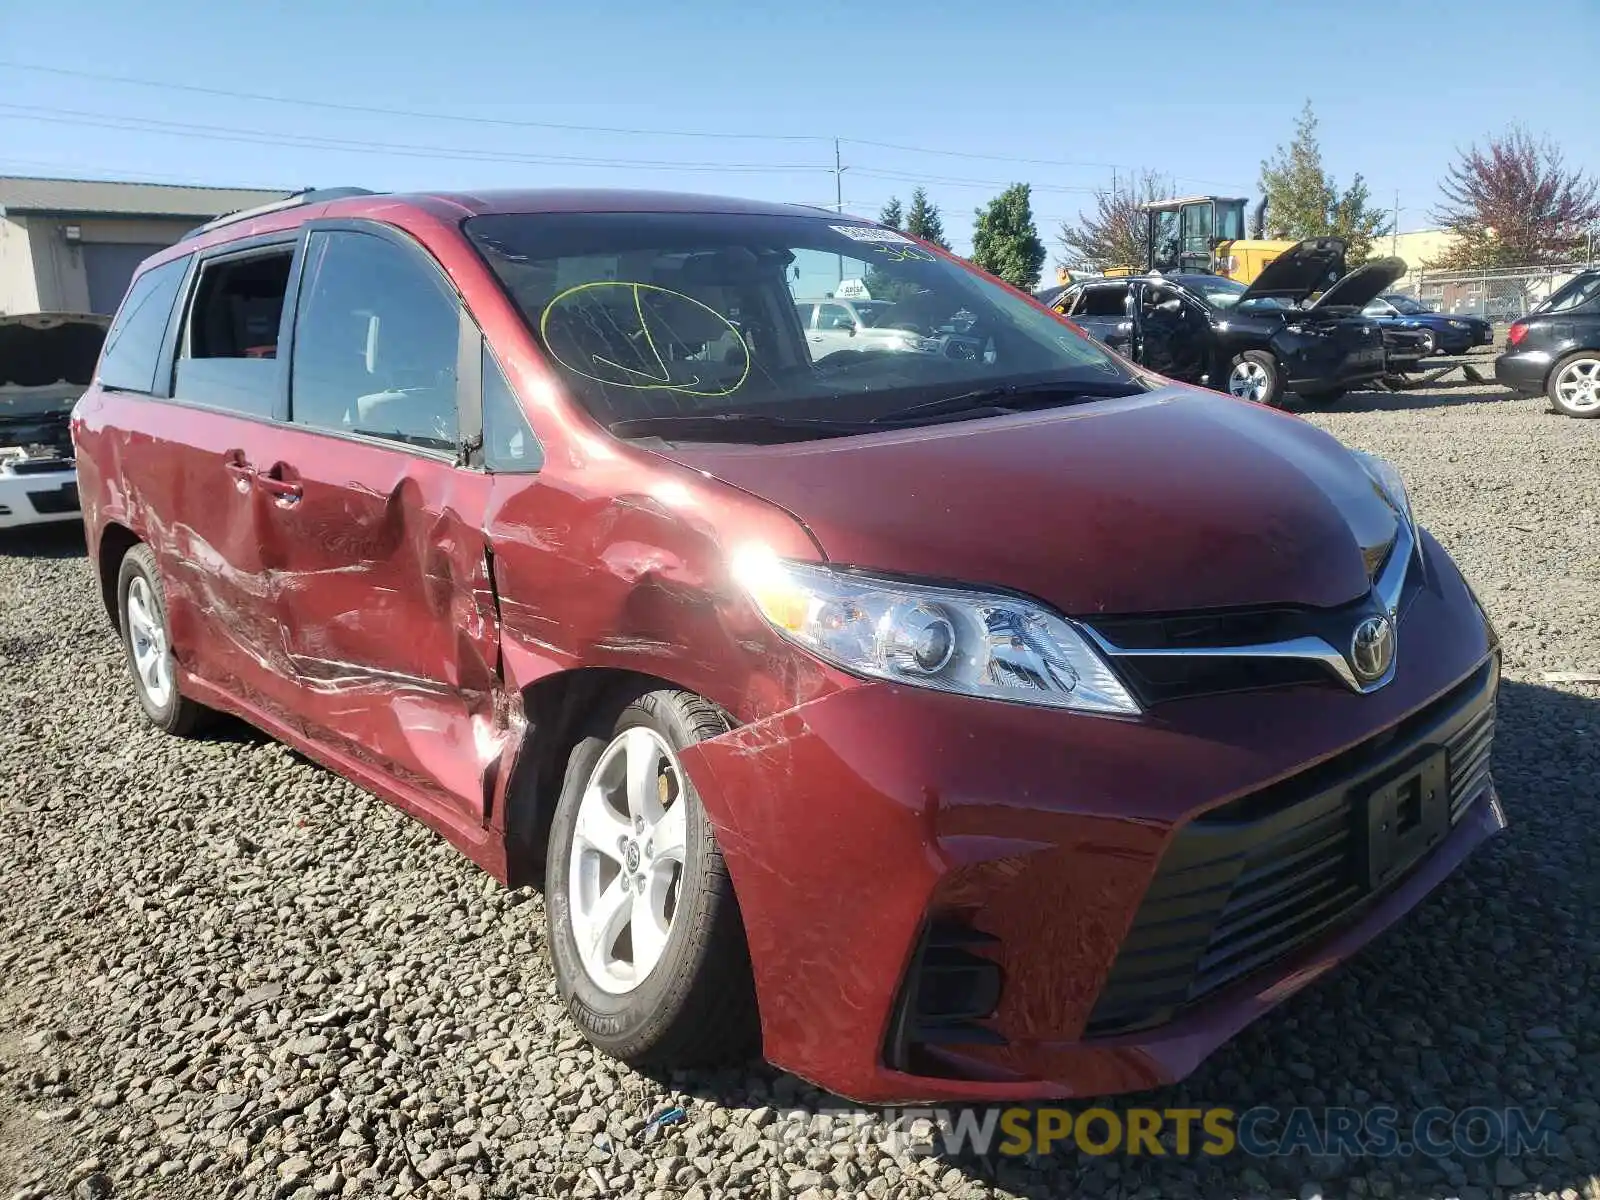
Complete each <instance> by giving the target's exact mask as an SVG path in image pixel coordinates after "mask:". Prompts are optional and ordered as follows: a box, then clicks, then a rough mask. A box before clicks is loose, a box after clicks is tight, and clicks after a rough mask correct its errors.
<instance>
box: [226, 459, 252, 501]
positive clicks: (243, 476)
mask: <svg viewBox="0 0 1600 1200" xmlns="http://www.w3.org/2000/svg"><path fill="white" fill-rule="evenodd" d="M222 469H223V470H224V471H226V472H227V473H228V474H229V475H232V476H233V486H234V488H235V489H237V490H238V491H240V492H249V490H250V483H251V481H252V480H253V479H255V477H256V470H255V468H254V467H252V466H251V465H250V464H249V463H248V462H246V461H245V457H244V451H243V450H229V451H228V452H227V453H226V454H224V455H223V456H222Z"/></svg>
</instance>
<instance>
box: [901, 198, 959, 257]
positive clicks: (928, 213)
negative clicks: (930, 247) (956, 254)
mask: <svg viewBox="0 0 1600 1200" xmlns="http://www.w3.org/2000/svg"><path fill="white" fill-rule="evenodd" d="M906 232H907V233H909V234H910V235H911V236H912V237H919V238H922V239H923V240H924V241H929V242H932V243H933V244H934V245H935V246H938V247H939V248H940V249H942V250H948V249H950V243H949V242H947V241H945V240H944V219H943V218H942V217H941V216H940V215H939V209H938V206H937V205H935V204H933V203H932V202H931V201H929V199H928V193H927V191H926V190H925V189H923V188H920V187H919V188H916V189H914V190H913V191H912V193H911V207H910V208H909V209H908V210H907V211H906Z"/></svg>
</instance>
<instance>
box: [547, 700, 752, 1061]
mask: <svg viewBox="0 0 1600 1200" xmlns="http://www.w3.org/2000/svg"><path fill="white" fill-rule="evenodd" d="M727 728H728V726H727V723H726V720H725V719H724V717H723V716H722V714H721V712H720V710H718V709H717V708H716V706H715V705H712V704H711V703H709V702H708V701H706V700H703V699H702V698H700V697H699V696H695V695H692V694H690V693H688V692H678V691H666V690H663V691H652V692H646V693H645V694H643V695H640V696H638V697H637V698H636V699H633V700H631V701H630V702H629V703H627V704H626V705H625V706H624V707H622V708H621V710H620V712H619V711H617V709H615V708H613V709H611V710H610V712H609V714H603V715H602V716H601V717H600V718H599V719H598V720H596V721H595V722H594V723H593V724H592V725H591V728H590V730H589V732H588V733H587V735H586V736H585V737H583V738H582V739H581V740H580V741H579V743H578V744H577V745H576V746H575V747H574V748H573V750H572V754H571V756H570V758H569V759H568V762H567V774H566V781H565V784H564V786H563V788H562V793H561V798H560V800H559V801H558V802H557V805H556V811H555V814H554V819H553V822H552V825H551V830H550V848H549V851H548V856H547V861H546V867H545V879H546V881H547V886H546V890H545V909H546V915H547V919H548V934H549V943H550V957H551V961H552V964H553V965H554V967H555V975H556V986H557V988H558V990H559V991H560V994H561V996H562V998H563V999H564V1000H565V1001H566V1004H567V1008H568V1011H569V1012H571V1014H572V1017H573V1019H574V1020H575V1021H576V1022H577V1023H578V1025H579V1027H580V1028H581V1029H582V1030H583V1033H584V1034H585V1036H587V1037H588V1039H589V1040H590V1041H591V1042H592V1043H594V1045H596V1046H597V1047H599V1048H600V1049H601V1050H603V1051H605V1052H606V1053H607V1054H610V1055H611V1056H612V1057H614V1058H618V1059H621V1060H622V1061H624V1062H627V1063H630V1064H632V1065H634V1066H638V1067H643V1066H656V1067H688V1066H705V1065H714V1064H719V1063H728V1062H739V1061H743V1060H745V1059H747V1058H749V1057H750V1056H751V1054H752V1053H753V1052H754V1051H755V1050H756V1049H757V1048H758V1046H759V1041H760V1034H759V1023H758V1020H757V1013H756V1003H755V989H754V984H753V982H752V978H751V971H750V958H749V952H748V950H747V948H746V945H745V939H744V927H743V922H742V921H741V919H740V916H739V907H738V904H737V902H736V901H735V899H734V894H733V885H732V883H731V882H730V880H729V878H728V870H727V867H726V866H725V865H724V863H723V860H722V853H721V851H720V850H719V849H718V848H717V844H716V839H715V837H714V836H713V833H712V829H711V823H710V821H709V820H708V819H707V817H706V814H705V809H704V808H703V807H702V805H701V803H700V796H699V793H697V792H696V791H695V787H694V783H693V782H692V781H691V780H690V778H689V776H688V775H687V774H686V773H685V772H684V770H683V768H682V766H681V765H680V763H679V758H678V756H679V755H680V754H681V753H682V752H683V751H684V750H686V749H688V748H689V747H690V746H693V745H694V744H695V743H696V742H700V741H704V740H705V739H707V738H710V737H715V736H717V735H718V734H721V733H725V732H726V731H727Z"/></svg>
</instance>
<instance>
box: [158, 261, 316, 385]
mask: <svg viewBox="0 0 1600 1200" xmlns="http://www.w3.org/2000/svg"><path fill="white" fill-rule="evenodd" d="M293 262H294V247H293V246H275V247H272V248H271V249H268V250H263V251H253V252H250V253H247V254H243V255H238V256H235V257H229V258H220V259H212V260H210V261H208V262H204V263H202V264H201V265H200V278H199V281H198V282H197V283H196V284H195V290H194V301H193V303H192V304H190V306H189V321H188V324H187V326H186V327H185V329H184V337H183V342H182V346H181V352H180V354H179V356H178V363H177V374H176V383H175V391H176V394H177V396H178V398H179V399H180V400H185V401H188V402H190V403H194V404H203V405H205V406H206V407H208V408H221V409H227V410H229V411H231V412H239V413H245V414H247V415H249V416H256V417H270V416H271V415H272V414H273V411H274V409H275V408H276V407H277V400H278V396H279V394H280V393H281V392H282V390H283V374H282V367H281V366H280V365H279V363H278V361H277V358H278V336H279V332H280V326H281V325H282V324H283V304H284V297H285V296H286V295H287V293H288V288H289V269H290V267H291V266H292V265H293Z"/></svg>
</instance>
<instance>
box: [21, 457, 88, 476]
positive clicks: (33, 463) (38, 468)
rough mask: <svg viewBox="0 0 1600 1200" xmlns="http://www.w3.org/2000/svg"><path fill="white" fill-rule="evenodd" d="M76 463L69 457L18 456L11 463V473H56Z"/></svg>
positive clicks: (67, 469)
mask: <svg viewBox="0 0 1600 1200" xmlns="http://www.w3.org/2000/svg"><path fill="white" fill-rule="evenodd" d="M76 465H77V464H76V463H75V462H74V460H72V459H70V458H19V459H14V460H13V461H12V463H11V469H10V473H11V474H12V475H56V474H60V473H61V472H62V471H70V470H72V468H73V467H74V466H76Z"/></svg>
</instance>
